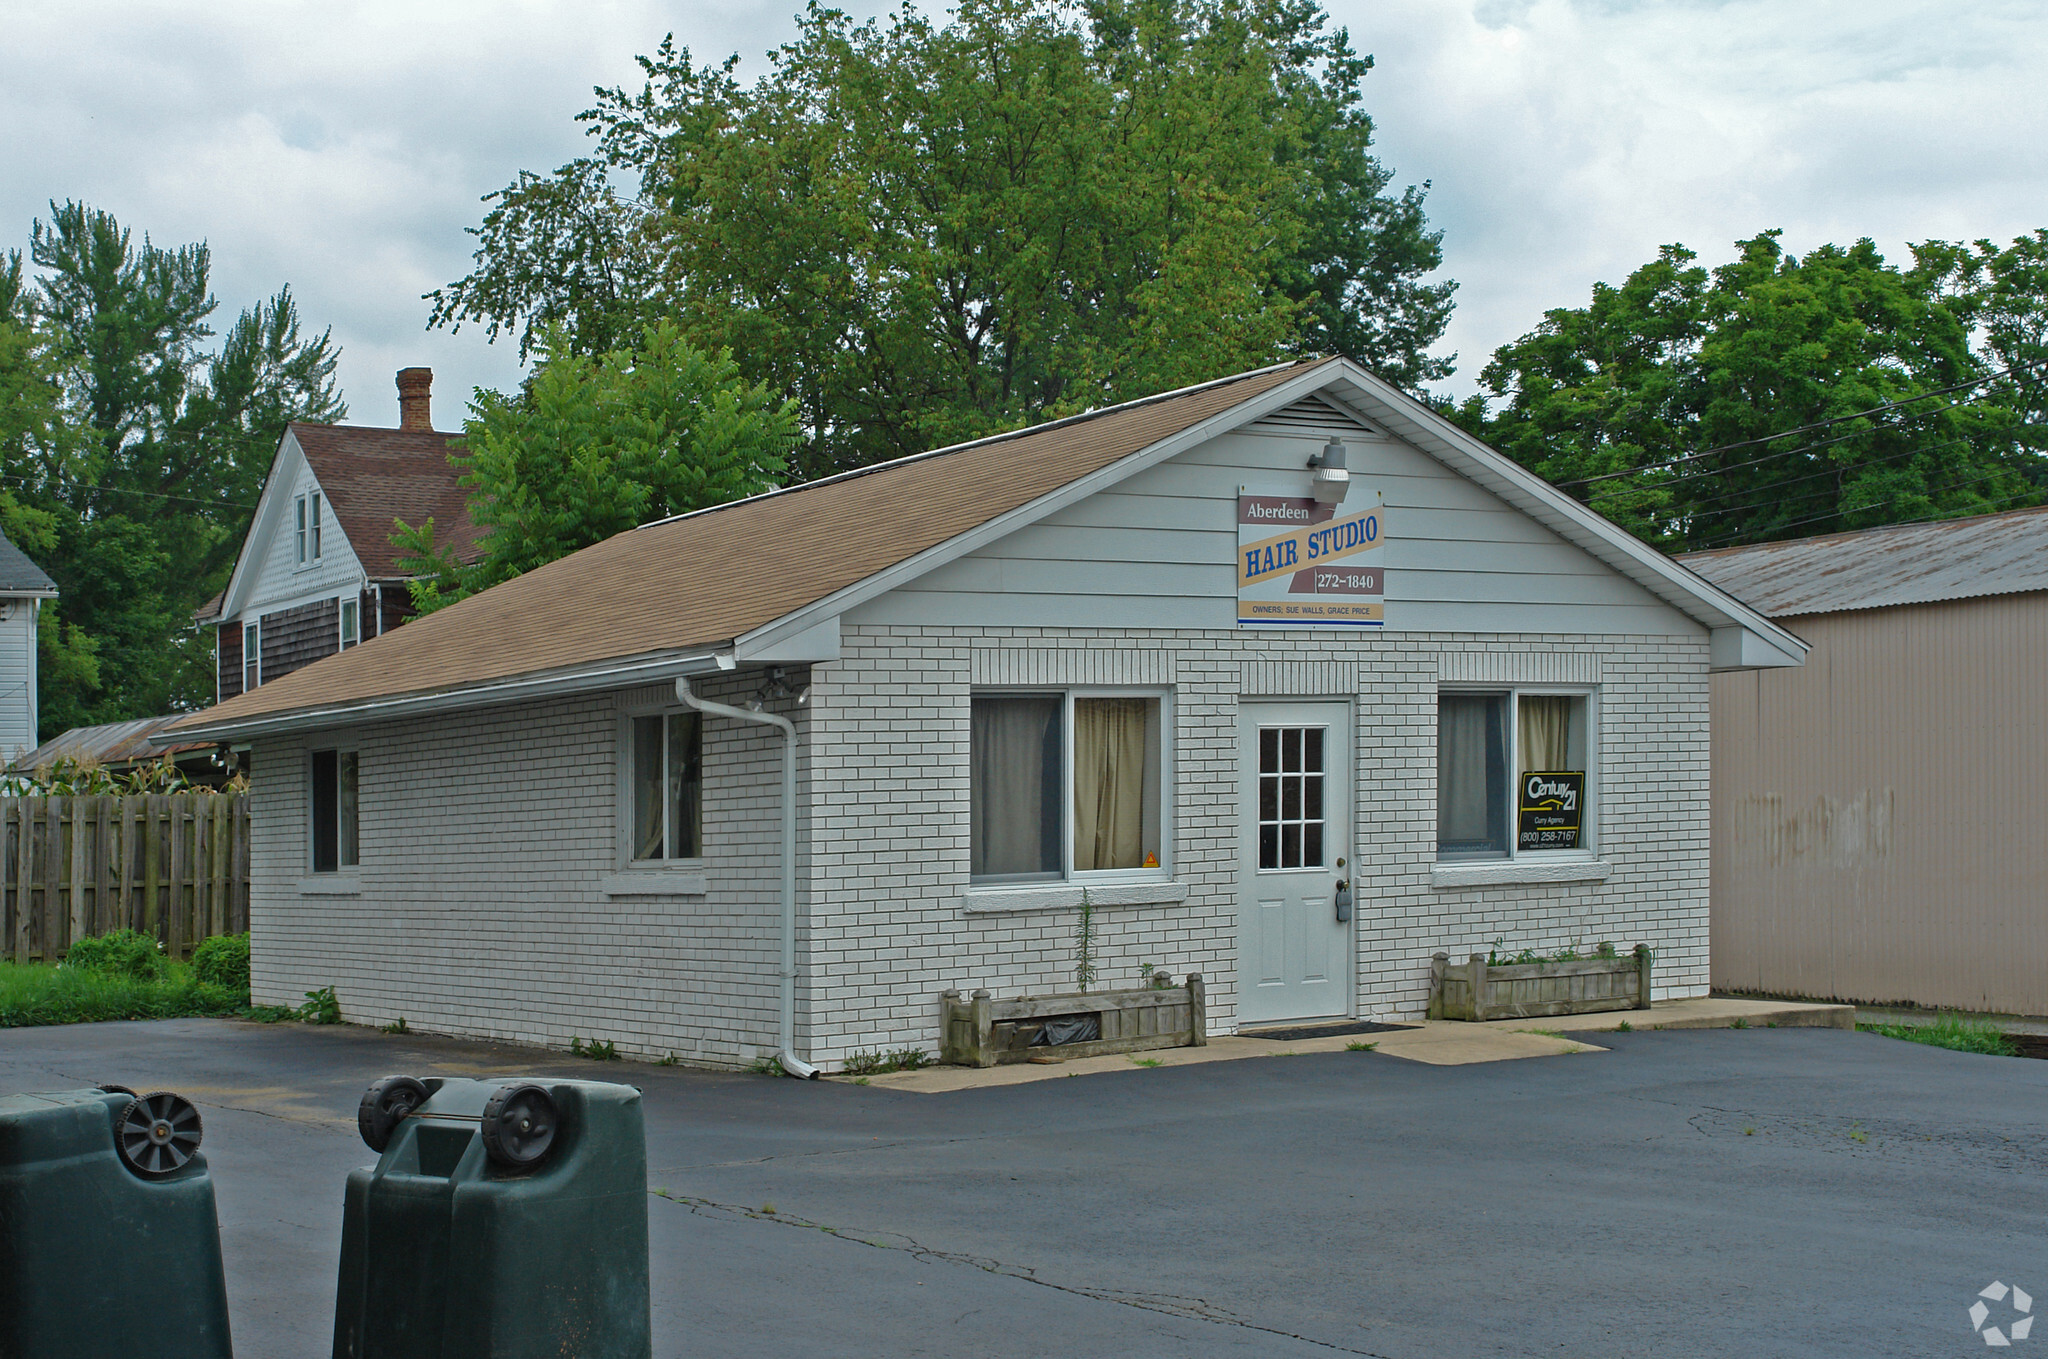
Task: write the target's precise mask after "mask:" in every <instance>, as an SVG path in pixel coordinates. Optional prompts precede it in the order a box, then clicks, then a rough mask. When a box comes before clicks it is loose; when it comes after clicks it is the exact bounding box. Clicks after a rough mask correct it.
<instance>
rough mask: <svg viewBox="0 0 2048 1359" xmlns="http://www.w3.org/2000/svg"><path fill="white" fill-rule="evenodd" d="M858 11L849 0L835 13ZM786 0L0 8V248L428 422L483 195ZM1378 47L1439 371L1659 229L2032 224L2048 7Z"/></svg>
mask: <svg viewBox="0 0 2048 1359" xmlns="http://www.w3.org/2000/svg"><path fill="white" fill-rule="evenodd" d="M849 7H850V8H853V9H855V10H857V11H858V10H861V9H862V8H863V7H862V5H861V4H860V3H858V0H854V2H853V3H851V4H850V5H849ZM796 8H797V0H709V2H700V3H693V4H690V5H681V4H660V3H654V0H623V2H621V3H610V4H606V3H593V2H592V0H506V2H505V3H495V4H494V3H469V2H467V0H431V3H420V0H412V3H407V4H393V3H362V4H350V3H346V2H345V0H344V2H342V3H336V2H335V0H325V2H324V3H309V2H308V0H268V2H267V3H265V2H261V0H242V2H241V3H235V4H222V3H214V4H210V5H200V4H194V3H192V2H191V0H164V2H162V3H151V2H150V0H121V2H120V3H100V2H99V0H67V3H65V4H62V5H52V4H48V3H45V2H44V0H0V32H5V33H6V34H7V38H8V40H7V41H6V43H5V44H0V130H4V135H0V248H4V247H5V246H15V247H20V246H25V245H26V243H27V238H28V232H29V224H30V221H31V220H32V219H33V218H35V217H37V216H39V215H40V216H47V214H48V209H47V206H46V204H47V203H48V201H49V200H50V199H52V198H55V199H60V200H61V199H65V198H79V199H83V200H85V201H87V202H90V203H92V204H94V205H96V206H99V207H104V208H107V209H110V210H112V211H113V212H114V213H115V214H116V215H117V216H118V217H120V218H121V219H122V221H123V222H125V223H127V224H129V225H132V226H133V227H135V228H137V229H138V230H139V231H141V230H146V231H147V232H149V233H150V234H151V235H152V236H153V237H154V238H155V239H156V240H157V241H158V242H160V243H167V244H168V243H179V242H185V241H191V240H199V239H205V240H207V241H209V242H210V243H211V245H212V247H213V261H214V285H215V291H216V293H217V294H218V295H219V297H220V299H221V302H222V308H221V310H222V313H223V316H222V317H221V320H222V321H223V323H225V321H227V320H230V319H232V316H233V313H234V312H235V311H236V310H238V309H240V308H241V307H243V306H246V305H248V304H250V303H251V302H253V301H255V300H257V299H258V298H260V297H263V296H267V295H268V294H270V293H271V292H273V291H274V290H275V289H276V288H277V287H278V286H279V285H280V284H283V283H287V282H289V283H290V284H291V286H292V288H293V291H294V292H295V293H296V294H297V296H298V298H299V303H300V308H301V312H302V314H303V315H304V316H305V317H306V318H307V319H308V320H309V321H310V322H312V323H313V324H314V325H315V326H316V327H318V326H325V325H332V327H333V329H334V335H335V338H336V339H337V340H338V341H339V343H340V345H341V347H342V350H343V359H342V381H343V387H344V393H345V395H346V397H347V399H348V402H349V406H350V411H351V418H352V419H353V420H355V421H357V422H360V423H365V424H393V423H396V415H397V402H396V397H395V394H394V392H393V388H392V381H391V375H392V373H393V372H394V370H396V369H398V368H400V367H403V366H406V365H408V364H428V365H431V366H432V367H433V369H434V370H435V373H436V375H437V381H436V384H435V386H436V396H437V398H438V399H437V401H436V416H437V420H436V423H437V424H438V425H440V426H441V427H442V428H449V427H451V426H452V425H453V424H454V423H455V422H456V421H457V419H459V414H460V403H461V401H462V400H463V399H464V398H465V397H466V395H467V393H468V391H469V390H470V389H471V388H472V387H475V386H478V385H483V386H490V387H509V386H510V385H512V384H513V383H514V382H516V381H517V380H518V377H519V372H520V370H519V365H518V363H517V361H516V356H515V354H514V353H513V352H512V351H511V349H510V348H509V347H508V346H506V345H504V344H499V345H496V346H492V345H488V344H486V343H485V342H484V339H483V336H482V335H481V334H479V333H475V332H473V331H471V330H469V329H465V330H463V331H462V332H461V333H460V334H456V335H450V334H448V333H447V332H446V331H432V332H429V331H427V330H425V328H424V327H425V323H426V317H427V304H426V303H424V302H423V301H421V300H420V295H421V294H422V293H424V292H426V291H427V290H429V289H431V288H433V287H435V286H436V285H438V284H441V283H445V282H447V281H449V280H450V279H453V278H455V277H458V276H459V275H461V274H462V273H463V272H465V271H466V268H467V264H468V257H469V251H470V249H471V246H472V243H471V241H470V238H469V237H468V236H466V235H465V234H464V231H463V228H465V227H467V226H471V225H474V224H475V223H476V222H477V220H478V219H479V217H480V215H481V212H482V209H481V207H480V206H479V204H478V201H477V200H478V198H479V197H480V196H481V195H482V194H484V193H487V192H489V191H490V190H492V189H494V188H497V187H499V186H501V185H503V184H504V183H506V182H507V181H508V180H509V179H511V178H512V176H513V175H514V174H515V172H517V171H518V170H520V169H522V168H526V169H535V170H546V169H552V168H553V167H554V166H556V165H558V164H560V163H561V162H563V161H564V160H567V159H569V158H570V157H572V156H575V155H577V154H580V152H581V148H582V146H583V139H582V136H581V134H580V131H579V128H578V126H577V124H576V123H575V122H574V121H573V119H574V115H575V114H576V113H577V112H578V111H580V110H582V109H583V108H585V107H587V106H588V104H589V102H590V97H589V96H590V90H591V87H592V86H593V85H595V84H601V83H602V84H614V83H619V82H624V81H631V80H632V79H633V78H634V76H635V75H636V74H637V68H636V67H635V66H634V64H633V57H634V55H635V54H636V53H638V52H645V51H649V50H652V49H653V47H654V46H655V45H656V44H657V43H658V42H659V41H660V39H661V36H662V35H663V34H664V33H666V32H670V31H673V32H674V33H675V34H676V36H677V39H678V41H680V42H682V43H684V44H686V45H687V46H689V47H690V48H691V49H692V50H693V52H695V53H696V54H697V55H698V56H699V57H712V56H723V55H725V54H726V53H729V52H734V51H737V52H739V53H741V54H742V56H743V57H744V58H745V59H746V61H747V64H748V66H749V67H751V68H753V69H757V70H758V69H759V68H760V61H759V58H760V56H761V54H762V53H763V52H764V51H765V50H766V49H767V48H768V47H770V46H772V45H773V44H775V43H776V42H779V41H781V40H783V39H785V38H787V37H788V36H790V35H791V33H792V32H793V28H794V26H793V22H792V19H791V14H792V13H793V12H794V11H795V9H796ZM1331 12H1332V14H1333V15H1334V17H1335V18H1336V20H1337V21H1338V22H1340V23H1342V24H1345V25H1347V26H1348V27H1349V28H1350V30H1351V32H1352V36H1353V39H1354V42H1355V44H1356V45H1357V46H1358V47H1359V48H1360V49H1361V50H1363V51H1367V52H1371V53H1373V54H1374V56H1375V57H1376V58H1377V61H1378V66H1377V69H1376V70H1375V71H1374V73H1373V75H1372V76H1371V78H1370V79H1369V81H1368V84H1367V88H1368V92H1369V106H1370V108H1371V110H1372V112H1373V114H1374V116H1375V117H1376V118H1377V120H1378V122H1379V127H1380V147H1381V153H1382V156H1383V157H1384V159H1385V160H1386V162H1387V163H1388V164H1389V165H1391V166H1392V167H1393V168H1394V169H1395V171H1396V172H1397V174H1398V175H1399V177H1400V179H1401V180H1402V182H1418V181H1423V180H1427V181H1429V182H1430V183H1431V186H1432V187H1431V190H1430V198H1429V202H1430V207H1431V215H1432V218H1433V220H1434V221H1435V223H1436V224H1437V225H1438V226H1439V227H1441V228H1442V229H1443V231H1444V250H1445V273H1446V274H1448V276H1450V277H1452V278H1454V279H1456V280H1457V281H1458V283H1459V285H1460V289H1459V294H1458V296H1459V308H1458V312H1457V317H1456V320H1455V321H1454V322H1453V324H1452V328H1451V333H1450V335H1449V336H1448V337H1447V338H1446V340H1445V343H1444V346H1443V347H1444V349H1445V350H1446V351H1451V350H1455V351H1456V352H1457V353H1458V355H1459V373H1458V376H1457V377H1456V378H1455V379H1453V381H1452V382H1451V383H1449V384H1447V387H1448V389H1449V390H1451V391H1453V392H1454V393H1458V394H1462V393H1464V392H1466V391H1469V390H1470V389H1471V386H1472V383H1473V381H1474V379H1475V378H1476V375H1477V373H1478V370H1479V368H1480V366H1481V365H1482V364H1483V362H1484V360H1485V357H1486V356H1487V355H1488V354H1490V353H1491V352H1492V350H1493V349H1494V348H1495V346H1497V345H1499V344H1502V343H1504V342H1506V341H1508V340H1510V339H1513V338H1514V337H1515V336H1517V335H1519V334H1521V333H1523V332H1524V331H1526V330H1528V329H1529V328H1530V326H1531V325H1533V324H1534V323H1535V321H1536V320H1537V319H1538V318H1539V317H1540V316H1541V314H1542V312H1543V311H1544V309H1546V308H1548V307H1554V306H1561V305H1577V304H1580V303H1582V302H1583V301H1584V300H1585V298H1586V295H1587V293H1588V290H1589V289H1590V288H1591V286H1592V284H1593V283H1594V282H1595V281H1596V280H1601V279H1606V280H1619V279H1620V278H1621V277H1622V276H1624V275H1625V274H1626V273H1627V272H1628V270H1629V269H1630V268H1632V267H1633V266H1634V265H1636V264H1639V263H1641V262H1642V261H1644V260H1645V259H1647V258H1649V257H1650V256H1652V255H1653V254H1654V253H1655V251H1656V248H1657V247H1658V246H1659V245H1660V244H1662V243H1665V242H1670V241H1682V242H1684V243H1686V244H1688V245H1690V246H1692V247H1693V248H1694V249H1696V250H1698V251H1699V252H1700V253H1701V255H1702V256H1703V257H1704V258H1705V259H1706V261H1707V262H1709V263H1717V262H1720V261H1721V260H1724V259H1726V258H1728V257H1729V256H1730V255H1731V254H1732V250H1731V243H1732V242H1733V241H1734V240H1736V239H1737V238H1738V237H1740V236H1744V235H1748V234H1751V233H1753V232H1755V231H1758V230H1761V229H1764V228H1767V227H1782V228H1783V229H1784V231H1785V239H1786V242H1787V244H1788V245H1789V246H1790V247H1791V248H1793V249H1794V250H1805V249H1807V248H1809V247H1811V246H1813V245H1816V244H1819V243H1821V242H1824V241H1830V240H1835V241H1848V240H1852V239H1854V238H1856V237H1859V236H1870V237H1872V238H1874V239H1875V240H1876V241H1878V243H1879V244H1880V245H1881V246H1882V247H1883V248H1884V249H1885V250H1886V251H1887V253H1896V254H1899V255H1903V254H1904V251H1905V246H1906V243H1907V242H1910V241H1919V240H1925V239H1928V238H1930V237H1938V238H1976V237H1983V236H1989V237H1992V238H1995V239H1998V240H2001V241H2004V240H2008V239H2010V238H2012V237H2013V236H2016V235H2018V234H2020V233H2022V232H2025V231H2029V230H2032V229H2033V228H2035V227H2038V226H2044V225H2048V199H2044V194H2043V189H2044V187H2048V173H2044V171H2048V135H2044V134H2048V81H2044V80H2043V79H2042V78H2041V75H2040V73H2041V72H2042V71H2043V70H2048V6H2042V5H2041V4H2039V3H2038V0H2025V2H2019V0H2007V2H2005V3H2000V2H1999V0H1976V3H1973V4H1970V5H1957V4H1953V3H1949V4H1934V3H1909V2H1908V0H1857V2H1856V3H1826V2H1823V0H1767V2H1758V0H1747V2H1742V3H1714V2H1713V0H1694V2H1693V3H1683V2H1674V3H1662V4H1658V3H1650V4H1631V3H1624V2H1623V0H1607V2H1605V3H1601V2H1598V0H1530V2H1527V3H1525V2H1524V0H1377V2H1375V0H1331Z"/></svg>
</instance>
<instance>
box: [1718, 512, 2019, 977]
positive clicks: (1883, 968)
mask: <svg viewBox="0 0 2048 1359" xmlns="http://www.w3.org/2000/svg"><path fill="white" fill-rule="evenodd" d="M1679 560H1680V561H1681V562H1683V563H1684V564H1685V565H1686V566H1688V567H1690V568H1691V569H1692V570H1694V571H1696V572H1698V573H1699V574H1700V575H1702V576H1705V577H1706V578H1707V579H1708V580H1710V581H1712V582H1714V583H1715V584H1717V585H1719V586H1721V587H1722V588H1723V589H1725V590H1727V591H1728V592H1729V593H1731V594H1733V595H1735V596H1736V597H1738V598H1740V599H1743V600H1744V601H1746V602H1748V603H1749V604H1751V605H1752V606H1754V607H1756V608H1758V609H1759V610H1761V611H1762V612H1763V613H1765V614H1766V615H1768V616H1770V617H1771V618H1773V619H1774V620H1777V621H1780V622H1782V623H1784V624H1785V626H1787V627H1789V628H1791V629H1792V630H1793V631H1794V632H1796V633H1798V634H1799V635H1800V636H1801V637H1803V638H1805V639H1806V641H1807V642H1809V643H1811V645H1812V647H1813V650H1812V652H1811V653H1810V655H1809V656H1808V659H1807V663H1806V665H1805V667H1804V668H1802V669H1786V670H1773V671H1745V672H1733V673H1727V674H1717V675H1715V676H1714V677H1713V681H1712V709H1713V736H1712V760H1713V774H1712V793H1711V805H1712V824H1713V850H1712V890H1711V900H1712V907H1711V912H1712V962H1711V965H1710V966H1711V975H1712V978H1713V983H1714V985H1715V987H1716V988H1718V989H1725V990H1735V991H1752V992H1763V993H1768V994H1777V995H1799V996H1825V997H1832V998H1838V999H1842V1000H1855V1001H1863V1002H1869V1003H1885V1002H1896V1003H1911V1004H1915V1005H1922V1006H1930V1007H1942V1008H1956V1009H1968V1010H1982V1011H1995V1012H2002V1013H2017V1014H2029V1015H2042V1014H2048V967H2043V966H2042V963H2041V960H2042V958H2043V957H2048V820H2044V818H2043V817H2042V815H2041V807H2042V806H2043V804H2044V801H2048V701H2044V700H2048V507H2040V508H2034V509H2027V510H2015V511H2011V512H2008V513H2004V514H1994V515H1982V516H1978V517H1975V518H1970V519H1954V520H1947V521H1944V522H1939V523H1931V524H1910V525H1898V526H1894V527H1889V528H1880V529H1870V530H1866V531H1864V532H1860V533H1847V534H1837V535H1832V536H1829V537H1824V538H1810V539H1804V540H1800V541H1796V542H1785V543H1767V544H1761V545H1757V546H1752V547H1741V548H1729V549H1723V550H1721V551H1716V552H1702V553H1695V554H1693V555H1691V556H1687V557H1682V558H1680V559H1679Z"/></svg>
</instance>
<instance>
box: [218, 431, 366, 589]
mask: <svg viewBox="0 0 2048 1359" xmlns="http://www.w3.org/2000/svg"><path fill="white" fill-rule="evenodd" d="M273 475H274V476H276V477H278V478H279V479H280V482H281V484H280V485H279V486H278V487H277V491H278V493H279V499H278V501H277V511H278V512H277V513H275V514H273V515H269V516H266V517H265V518H266V520H267V522H259V523H258V524H257V525H256V528H255V533H256V534H257V535H258V540H257V541H256V542H254V543H252V544H251V545H250V547H251V552H250V556H249V565H250V566H251V567H253V568H254V571H255V574H254V576H253V577H252V578H251V579H249V580H248V581H247V582H246V583H245V584H243V586H242V588H241V589H240V590H238V591H237V594H238V595H239V597H240V600H241V603H240V606H239V615H238V616H240V617H244V618H249V617H254V616H256V615H258V614H263V613H271V612H275V611H277V610H279V609H284V608H289V607H292V606H294V605H298V604H306V603H311V602H312V601H314V600H316V599H321V598H343V597H353V595H354V593H355V592H356V591H357V590H358V589H360V588H361V584H362V581H363V568H362V564H361V562H359V561H358V560H357V558H356V554H355V550H354V548H352V547H351V546H350V544H349V541H348V538H347V536H346V535H345V534H343V533H342V531H341V525H340V524H339V523H337V522H336V521H335V518H334V507H333V506H332V505H330V504H329V503H328V501H327V495H326V492H325V491H323V490H322V489H321V486H320V480H319V478H318V477H316V476H314V475H313V469H312V467H311V466H309V465H308V464H307V462H306V458H305V455H304V454H303V453H301V452H299V449H298V444H297V442H296V441H293V440H289V439H288V440H287V441H286V445H285V448H284V450H283V452H282V454H281V456H280V457H279V458H278V461H277V466H276V468H275V469H274V472H273ZM301 504H303V505H304V506H305V508H306V514H307V516H308V519H309V520H310V518H311V516H312V513H313V510H314V508H315V506H316V505H317V506H318V508H319V512H320V537H319V541H320V553H319V556H318V558H317V559H316V558H315V557H314V555H313V532H312V525H311V523H310V522H309V523H308V525H307V530H306V538H305V542H306V563H305V565H303V566H301V565H300V564H299V560H298V554H299V534H298V513H299V506H300V505H301Z"/></svg>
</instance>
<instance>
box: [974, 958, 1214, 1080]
mask: <svg viewBox="0 0 2048 1359" xmlns="http://www.w3.org/2000/svg"><path fill="white" fill-rule="evenodd" d="M941 1005H942V1008H943V1010H944V1013H945V1020H944V1031H943V1035H942V1041H941V1044H940V1051H939V1060H940V1061H942V1062H951V1063H953V1064H955V1065H957V1066H994V1065H996V1064H997V1063H998V1062H1022V1061H1026V1060H1029V1059H1030V1058H1032V1057H1041V1056H1042V1057H1096V1056H1100V1055H1101V1054H1103V1053H1106V1052H1143V1051H1145V1050H1146V1049H1148V1048H1185V1047H1202V1046H1204V1045H1206V1044H1207V1043H1208V1041H1209V1036H1208V1029H1207V1023H1208V1019H1207V1015H1206V1014H1205V1012H1204V1008H1203V1000H1202V974H1201V973H1199V972H1194V973H1190V974H1189V975H1188V979H1187V982H1186V983H1185V984H1184V985H1181V986H1148V987H1143V988H1138V989H1133V990H1128V991H1080V992H1075V993H1073V994H1071V995H1064V996H1019V997H1017V998H1016V999H1015V1000H995V999H993V998H991V997H990V996H989V993H988V992H987V991H976V992H975V993H974V995H973V996H972V997H971V998H970V999H967V1000H962V999H961V998H960V993H959V992H958V991H948V992H946V993H945V995H944V996H943V997H942V999H941ZM1091 1014H1092V1015H1094V1016H1096V1017H1097V1019H1098V1021H1099V1023H1100V1024H1101V1029H1102V1036H1101V1037H1100V1038H1096V1039H1091V1040H1087V1041H1083V1042H1077V1043H1058V1044H1050V1045H1047V1044H1039V1045H1037V1046H1034V1045H1033V1043H1032V1040H1033V1039H1034V1038H1036V1037H1037V1036H1038V1033H1039V1030H1040V1029H1041V1028H1042V1027H1043V1025H1044V1021H1045V1020H1047V1019H1051V1018H1065V1017H1068V1016H1082V1015H1091Z"/></svg>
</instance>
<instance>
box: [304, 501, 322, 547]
mask: <svg viewBox="0 0 2048 1359" xmlns="http://www.w3.org/2000/svg"><path fill="white" fill-rule="evenodd" d="M307 502H308V511H307V516H306V517H307V518H308V519H310V520H311V521H312V529H313V560H314V561H316V562H317V561H319V560H320V493H319V492H318V491H315V492H314V493H313V494H312V495H311V496H309V497H308V498H307Z"/></svg>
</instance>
